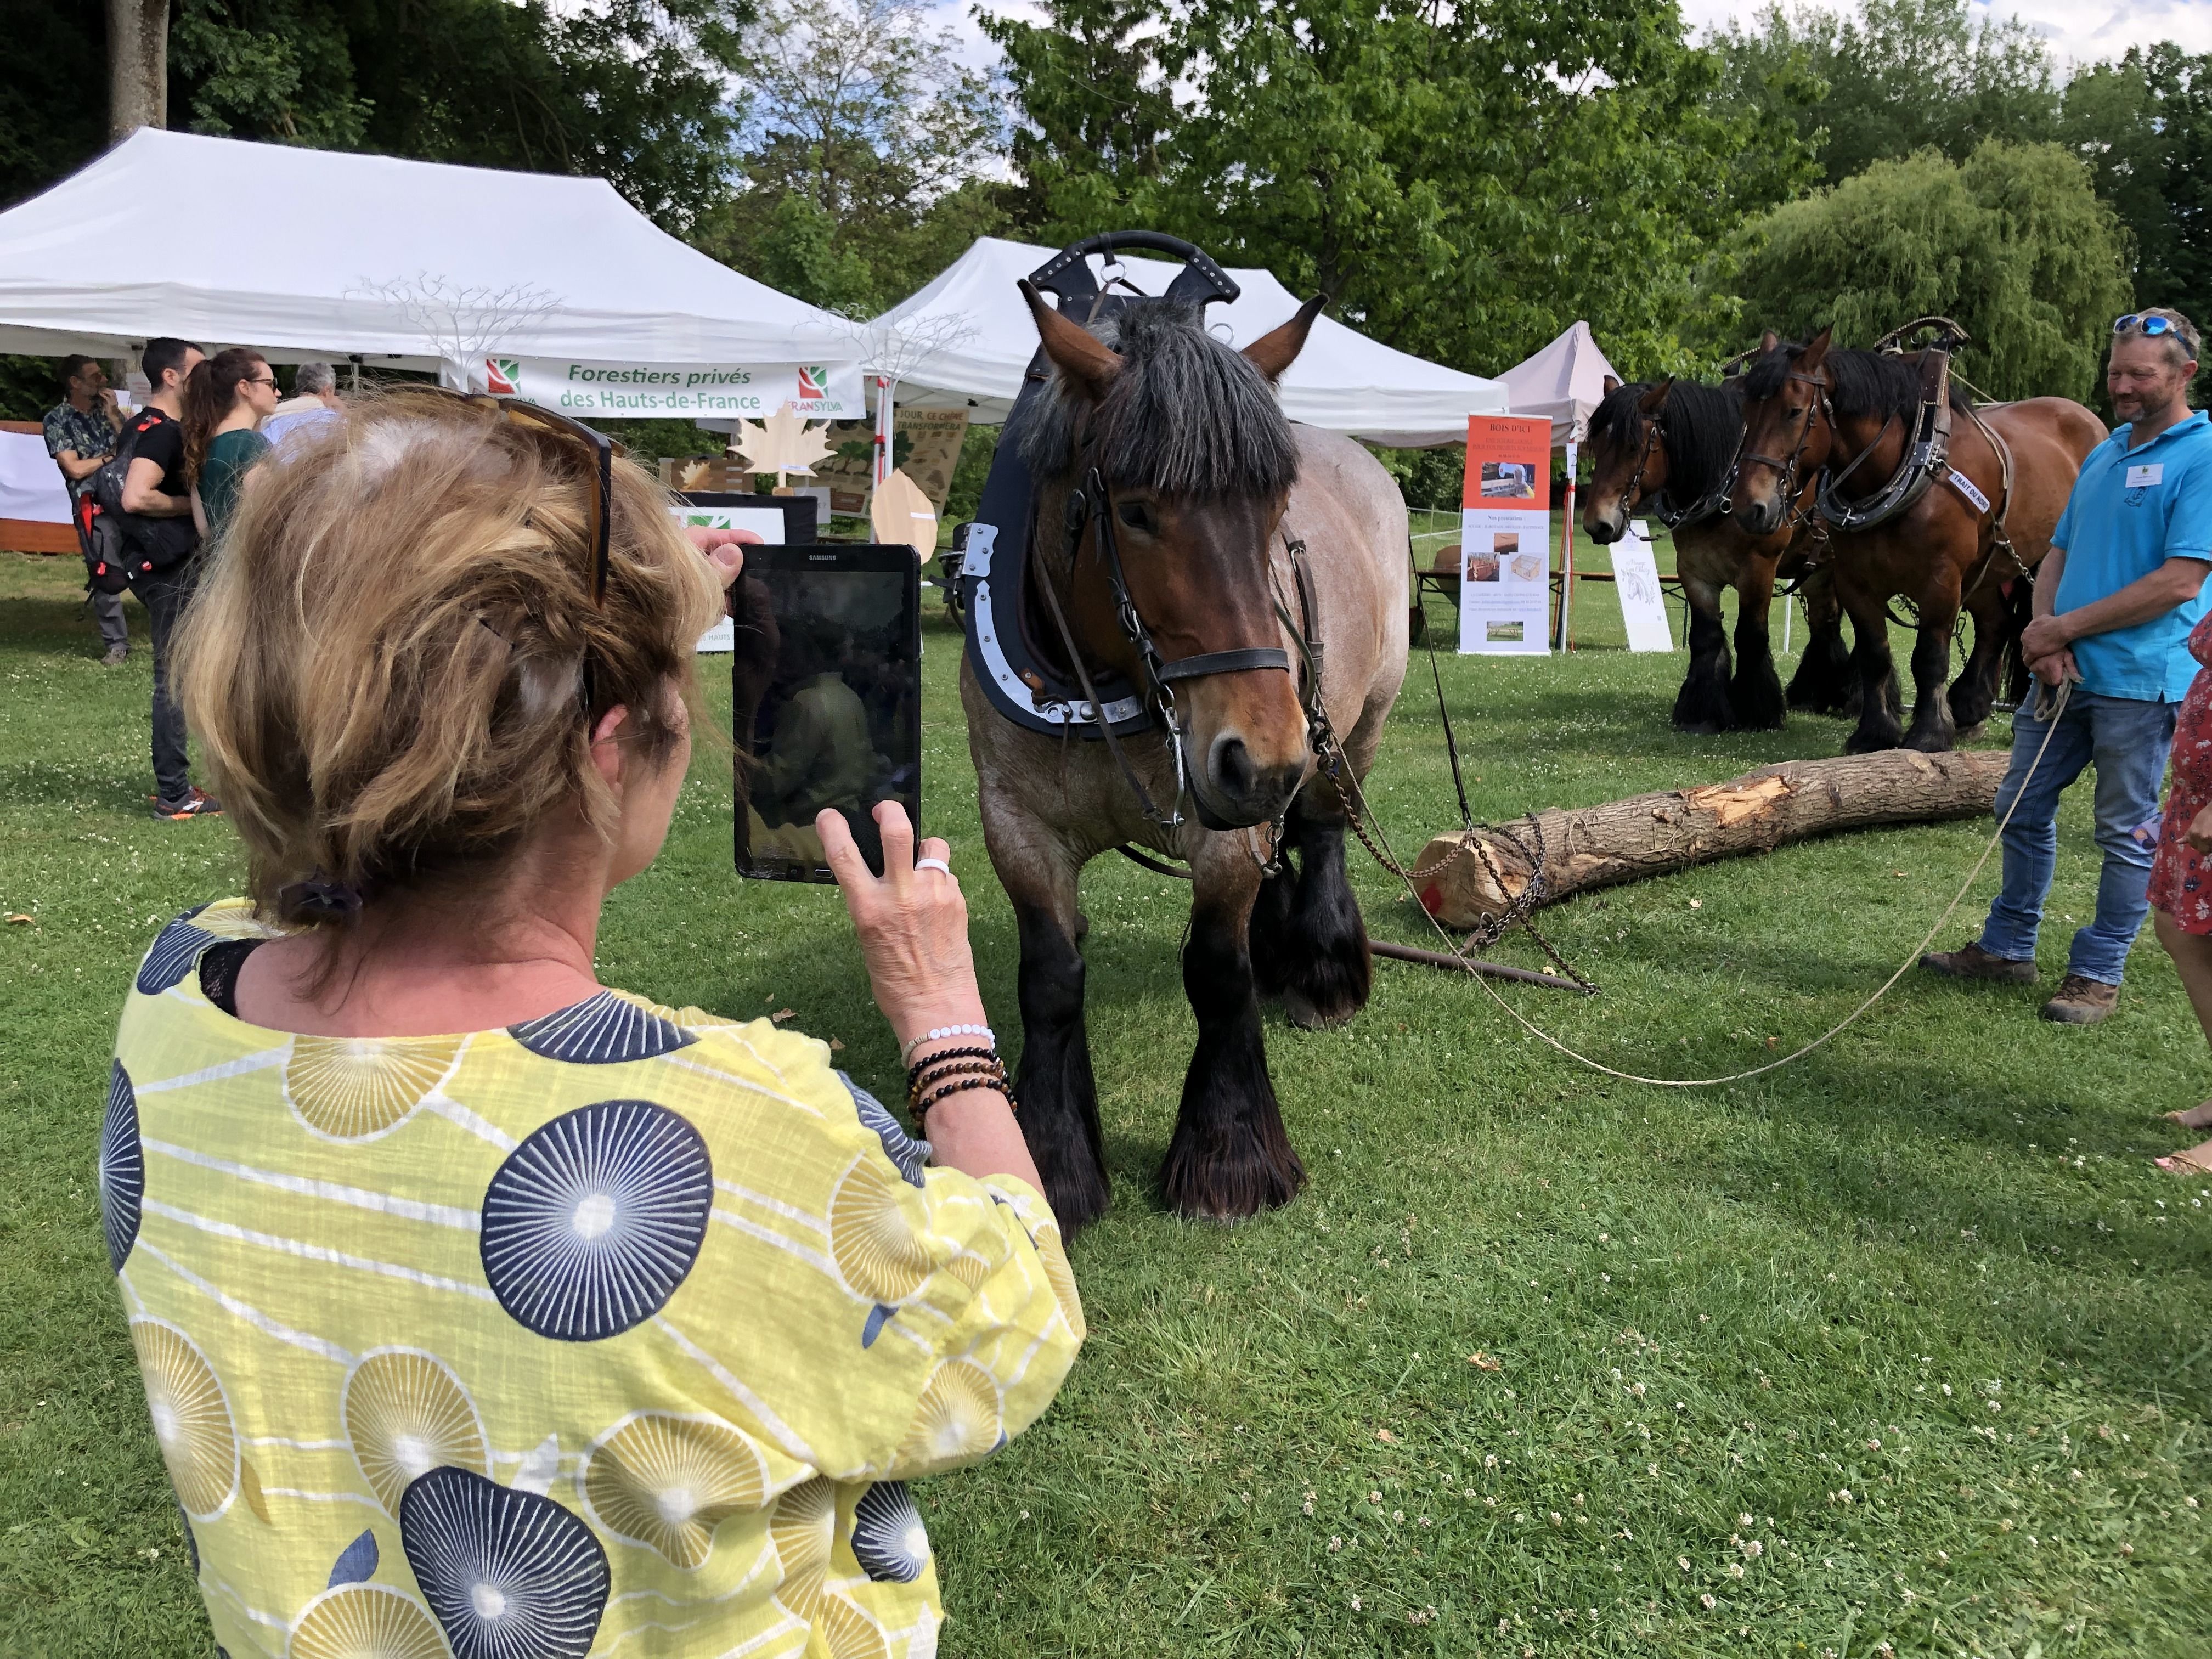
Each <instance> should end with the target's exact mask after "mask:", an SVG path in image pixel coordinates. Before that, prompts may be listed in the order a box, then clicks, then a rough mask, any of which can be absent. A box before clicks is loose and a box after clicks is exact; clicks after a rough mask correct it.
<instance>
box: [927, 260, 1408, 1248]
mask: <svg viewBox="0 0 2212 1659" xmlns="http://www.w3.org/2000/svg"><path fill="white" fill-rule="evenodd" d="M1022 291H1023V295H1024V298H1025V299H1026V300H1027V301H1028V303H1029V307H1030V314H1031V315H1032V316H1033V317H1034V318H1035V319H1036V328H1037V333H1038V336H1039V337H1040V339H1041V340H1042V344H1043V364H1044V367H1045V368H1046V370H1047V374H1048V378H1047V380H1046V381H1045V383H1044V384H1043V385H1042V386H1040V387H1038V388H1037V389H1036V390H1037V392H1038V394H1039V395H1038V396H1037V397H1036V401H1035V404H1034V405H1033V407H1032V408H1031V409H1030V410H1028V411H1027V412H1026V414H1025V413H1024V411H1022V410H1018V411H1017V413H1016V416H1014V418H1013V420H1012V421H1010V422H1009V428H1008V430H1007V431H1006V434H1005V435H1003V436H1002V438H1001V440H1000V441H1001V443H1002V444H1007V443H1012V444H1017V445H1018V446H1020V448H1019V452H1018V453H1019V454H1020V456H1021V458H1022V459H1023V461H1024V463H1025V464H1026V465H1027V466H1028V468H1029V471H1030V475H1031V477H1033V479H1034V481H1035V486H1034V487H1035V501H1036V508H1035V511H1034V513H1032V514H1031V515H1030V528H1029V530H1028V531H1027V532H1025V533H1024V532H1021V531H1020V530H1018V529H1016V530H1014V531H1012V532H1008V534H1009V539H1010V540H1012V542H1014V543H1015V545H1014V546H1013V547H1012V548H1010V549H1006V550H1002V553H1001V557H1003V556H1004V552H1006V551H1011V552H1013V553H1015V554H1016V555H1017V556H1020V557H1023V558H1025V559H1027V560H1028V561H1029V562H1030V564H1029V573H1030V575H1029V580H1030V587H1031V589H1033V590H1036V591H1037V592H1039V593H1040V594H1041V596H1042V599H1044V601H1045V603H1046V605H1048V606H1052V607H1055V608H1056V609H1057V611H1058V613H1059V620H1064V622H1065V623H1066V630H1065V637H1066V639H1067V640H1070V641H1072V642H1073V647H1074V650H1075V652H1076V653H1077V654H1078V656H1079V659H1080V660H1079V661H1078V662H1074V663H1061V664H1060V665H1059V666H1060V669H1061V671H1068V670H1075V671H1081V672H1083V673H1085V674H1087V675H1088V676H1090V677H1091V678H1090V679H1089V680H1086V681H1085V684H1086V685H1088V684H1090V683H1091V680H1096V679H1098V678H1102V677H1103V675H1104V674H1106V673H1109V672H1110V673H1114V674H1118V675H1119V676H1121V677H1122V678H1124V679H1126V680H1127V682H1129V683H1131V684H1134V685H1137V686H1139V687H1142V688H1146V691H1147V695H1148V696H1152V698H1153V700H1154V707H1155V708H1158V706H1159V705H1158V687H1159V686H1160V684H1168V685H1170V686H1171V687H1172V705H1173V710H1174V714H1175V717H1176V723H1177V724H1179V725H1180V726H1181V727H1182V732H1183V737H1182V745H1181V747H1182V754H1181V757H1180V762H1179V763H1178V759H1177V757H1176V755H1174V754H1171V753H1170V748H1169V739H1167V738H1166V737H1165V734H1164V732H1163V731H1162V730H1160V729H1154V730H1152V731H1148V732H1139V733H1138V734H1136V735H1134V736H1132V737H1130V738H1127V739H1125V740H1123V742H1122V744H1121V749H1122V751H1123V753H1124V754H1125V755H1126V757H1127V765H1128V767H1129V768H1130V772H1129V773H1128V774H1127V775H1125V774H1124V772H1123V771H1122V770H1121V765H1120V764H1119V763H1117V762H1116V760H1115V757H1114V756H1113V754H1112V753H1111V752H1110V751H1109V748H1108V746H1107V745H1106V744H1102V743H1097V742H1077V741H1071V740H1070V739H1069V738H1068V737H1067V736H1066V735H1065V734H1064V733H1063V734H1060V735H1057V736H1054V735H1048V734H1045V733H1042V732H1036V731H1031V730H1026V729H1024V727H1022V726H1019V725H1017V724H1016V723H1015V722H1014V721H1013V720H1011V719H1009V718H1007V716H1006V715H1005V714H1002V713H1001V712H1000V710H999V709H998V708H995V707H994V704H993V703H992V702H991V701H990V699H989V697H988V696H987V695H986V693H985V690H984V688H983V687H982V686H981V684H979V683H978V678H977V671H976V662H975V650H974V648H973V642H972V640H971V648H970V649H969V651H968V652H967V653H963V658H962V661H961V671H960V697H961V703H962V706H963V708H964V709H965V711H966V714H967V717H968V744H969V753H970V754H971V755H972V756H973V757H974V758H975V775H976V781H977V786H978V790H979V793H980V805H981V814H982V821H983V839H984V844H985V846H986V847H987V849H988V851H989V853H990V857H991V864H992V867H993V868H994V870H995V871H996V872H997V873H998V877H999V879H1000V882H1001V883H1002V884H1004V886H1005V887H1006V893H1007V895H1008V896H1009V897H1010V898H1012V901H1013V906H1014V915H1015V919H1016V922H1017V924H1018V931H1019V935H1020V942H1021V974H1020V1005H1021V1015H1022V1054H1021V1061H1020V1065H1019V1067H1018V1072H1017V1074H1016V1077H1015V1079H1014V1094H1015V1097H1016V1098H1017V1099H1018V1100H1019V1101H1020V1103H1021V1124H1022V1129H1023V1133H1024V1135H1025V1136H1026V1138H1027V1139H1028V1142H1029V1146H1030V1153H1031V1155H1032V1156H1033V1157H1034V1158H1036V1164H1037V1168H1038V1170H1039V1172H1040V1174H1041V1175H1042V1177H1043V1180H1044V1184H1045V1195H1046V1197H1047V1198H1048V1200H1050V1201H1051V1204H1052V1207H1053V1211H1054V1214H1055V1215H1057V1216H1058V1217H1059V1218H1060V1225H1061V1226H1062V1228H1063V1229H1065V1230H1066V1231H1068V1232H1070V1233H1071V1234H1072V1233H1073V1232H1074V1231H1076V1230H1077V1229H1079V1228H1080V1227H1082V1226H1083V1225H1085V1224H1087V1223H1089V1222H1091V1221H1092V1220H1095V1219H1096V1218H1097V1217H1099V1216H1100V1215H1102V1214H1103V1213H1104V1212H1105V1210H1106V1208H1107V1205H1108V1201H1109V1183H1108V1177H1107V1170H1106V1162H1105V1157H1104V1151H1103V1138H1102V1135H1101V1133H1100V1127H1099V1121H1098V1097H1097V1085H1096V1084H1095V1082H1094V1080H1093V1078H1092V1073H1091V1054H1090V1045H1089V1039H1088V1036H1087V1035H1086V1033H1085V1024H1084V1001H1083V999H1084V962H1083V956H1082V952H1081V951H1080V950H1079V948H1078V945H1079V939H1081V937H1082V933H1083V932H1084V923H1083V921H1082V918H1081V917H1080V916H1079V913H1078V908H1077V902H1076V899H1077V895H1076V886H1077V880H1078V878H1079V875H1080V873H1081V872H1082V870H1083V867H1084V866H1085V864H1087V863H1088V862H1089V861H1090V860H1091V859H1093V858H1096V857H1097V855H1098V854H1101V853H1104V852H1109V851H1111V850H1113V849H1114V848H1117V847H1124V846H1127V845H1130V844H1134V845H1137V846H1139V847H1144V848H1151V849H1152V851H1154V852H1157V853H1161V854H1167V855H1169V856H1170V857H1176V858H1181V859H1184V860H1188V864H1189V866H1190V872H1191V878H1192V883H1193V895H1192V903H1191V910H1190V922H1189V930H1188V935H1187V937H1186V939H1185V940H1184V943H1183V946H1182V981H1183V989H1184V991H1185V993H1186V994H1187V995H1188V998H1189V1000H1190V1006H1191V1011H1192V1012H1193V1013H1194V1015H1195V1016H1196V1017H1197V1021H1198V1044H1197V1048H1196V1050H1195V1052H1194V1054H1192V1056H1191V1059H1190V1063H1189V1066H1188V1071H1187V1073H1186V1074H1185V1076H1184V1079H1183V1084H1182V1100H1181V1104H1180V1107H1179V1109H1178V1112H1177V1115H1176V1127H1175V1132H1174V1135H1173V1137H1172V1139H1170V1143H1169V1146H1168V1149H1167V1152H1166V1155H1165V1158H1164V1161H1163V1163H1162V1164H1161V1169H1160V1181H1161V1185H1162V1188H1163V1189H1164V1195H1165V1197H1166V1200H1167V1201H1168V1203H1169V1205H1170V1206H1171V1207H1172V1208H1173V1209H1174V1210H1175V1211H1176V1212H1177V1213H1178V1214H1181V1215H1184V1216H1187V1217H1194V1218H1215V1219H1221V1220H1231V1219H1235V1218H1241V1217H1245V1216H1249V1215H1253V1214H1256V1213H1257V1212H1260V1211H1261V1210H1263V1209H1267V1208H1269V1207H1272V1206H1277V1205H1280V1204H1284V1203H1286V1202H1287V1201H1289V1200H1290V1199H1291V1197H1292V1196H1294V1195H1295V1194H1297V1191H1298V1189H1299V1188H1300V1187H1301V1186H1303V1185H1304V1181H1305V1170H1304V1165H1303V1164H1301V1163H1300V1162H1299V1159H1298V1156H1297V1152H1295V1151H1294V1150H1293V1149H1292V1147H1291V1143H1290V1139H1289V1138H1288V1136H1287V1134H1286V1133H1285V1130H1284V1127H1283V1120H1282V1114H1281V1110H1280V1109H1279V1105H1278V1103H1277V1100H1276V1097H1275V1089H1274V1084H1273V1080H1272V1079H1270V1077H1269V1076H1268V1072H1267V1052H1266V1045H1265V1042H1264V1040H1263V1037H1262V1033H1261V1021H1260V997H1261V994H1268V995H1272V996H1277V997H1279V998H1280V999H1281V1000H1282V1001H1283V1003H1284V1005H1285V1012H1287V1013H1288V1015H1289V1017H1290V1018H1291V1020H1292V1021H1293V1022H1294V1023H1296V1024H1300V1025H1305V1026H1317V1025H1329V1024H1336V1023H1338V1022H1340V1021H1342V1020H1346V1019H1348V1018H1351V1017H1352V1015H1353V1014H1354V1013H1356V1012H1358V1010H1359V1009H1360V1008H1361V1007H1363V1006H1365V1004H1366V1001H1367V999H1368V994H1369V990H1370V980H1371V974H1372V959H1371V957H1370V953H1369V950H1368V944H1367V933H1366V928H1365V926H1364V923H1363V921H1361V918H1360V915H1359V909H1358V905H1357V904H1356V903H1355V902H1354V901H1353V898H1352V889H1351V885H1350V883H1349V882H1348V880H1347V879H1346V874H1345V867H1344V835H1345V829H1346V810H1345V802H1344V799H1343V797H1342V796H1341V795H1340V793H1339V786H1338V785H1337V783H1335V782H1334V781H1332V778H1331V776H1330V775H1329V773H1328V770H1326V769H1322V768H1319V767H1317V766H1316V753H1315V746H1316V740H1317V739H1318V738H1319V737H1320V736H1321V732H1320V730H1318V729H1310V725H1309V717H1308V708H1307V706H1306V704H1305V703H1304V702H1302V698H1301V692H1302V688H1303V689H1304V690H1307V691H1309V692H1310V693H1311V694H1312V695H1314V696H1315V697H1316V702H1315V705H1314V707H1315V711H1316V714H1319V715H1322V716H1325V720H1326V726H1327V729H1329V730H1333V731H1334V732H1335V733H1336V734H1338V735H1339V737H1340V741H1341V761H1340V764H1342V765H1346V766H1348V767H1349V768H1350V769H1352V772H1353V773H1354V774H1355V775H1360V776H1364V775H1365V773H1366V771H1367V769H1368V767H1369V766H1370V764H1371V763H1372V761H1373V759H1374V755H1375V750H1376V744H1377V743H1378V742H1379V740H1380V738H1381V737H1382V732H1383V720H1384V719H1385V718H1386V717H1387V716H1388V714H1389V711H1390V706H1391V704H1392V702H1394V701H1395V699H1396V696H1397V694H1398V686H1399V682H1400V681H1401V678H1403V677H1404V673H1405V665H1406V629H1407V577H1406V558H1405V549H1406V540H1407V518H1406V506H1405V501H1404V500H1403V498H1402V497H1401V495H1399V493H1398V489H1397V486H1396V485H1395V483H1393V482H1392V481H1391V478H1390V476H1389V473H1387V472H1386V471H1384V470H1383V467H1382V465H1380V464H1379V463H1378V462H1377V461H1376V459H1374V457H1373V456H1371V455H1370V454H1369V453H1367V452H1366V451H1365V450H1364V449H1362V448H1361V447H1359V446H1358V445H1357V444H1355V443H1353V442H1352V441H1351V440H1349V439H1347V438H1344V437H1340V436H1337V435H1334V434H1329V433H1324V432H1319V431H1316V430H1314V429H1313V428H1309V427H1302V426H1293V425H1292V424H1291V422H1290V421H1289V420H1288V419H1286V418H1285V416H1284V415H1283V412H1282V409H1281V407H1280V404H1279V402H1278V401H1277V398H1276V394H1275V390H1274V382H1275V380H1277V379H1278V377H1279V376H1280V375H1281V374H1282V373H1283V371H1284V370H1285V368H1288V367H1289V366H1290V364H1291V361H1292V360H1293V359H1294V358H1295V357H1296V356H1297V354H1298V352H1299V350H1300V349H1301V348H1302V347H1303V346H1304V343H1305V339H1306V335H1307V332H1308V331H1309V330H1310V327H1311V326H1312V323H1313V319H1314V317H1315V315H1316V313H1318V311H1319V309H1320V307H1321V304H1322V301H1320V300H1319V299H1316V300H1314V301H1309V302H1308V304H1307V305H1306V306H1305V307H1304V308H1303V309H1301V310H1300V311H1299V313H1297V315H1296V316H1294V317H1293V318H1291V319H1290V320H1289V321H1288V322H1286V323H1285V324H1283V325H1281V326H1280V327H1279V328H1277V329H1275V330H1273V331H1272V332H1270V333H1268V334H1266V335H1264V336H1262V337H1261V338H1259V339H1257V340H1255V341H1254V342H1253V343H1251V344H1250V345H1249V346H1246V347H1245V348H1244V349H1243V350H1242V351H1238V350H1237V349H1233V348H1231V347H1230V346H1229V345H1227V344H1225V343H1223V342H1222V341H1220V340H1218V339H1216V338H1215V337H1213V336H1212V335H1211V334H1210V333H1208V332H1207V331H1206V326H1205V323H1204V318H1203V314H1202V308H1201V307H1192V306H1185V305H1180V304H1177V303H1176V302H1175V301H1173V300H1172V299H1169V300H1159V301H1148V302H1146V303H1143V304H1140V305H1136V304H1133V305H1132V306H1130V307H1128V308H1127V310H1125V311H1123V312H1121V313H1120V314H1119V315H1118V316H1112V317H1108V318H1105V319H1100V320H1099V321H1097V322H1095V323H1093V324H1091V325H1090V326H1089V327H1088V328H1086V327H1085V326H1083V325H1079V324H1077V323H1076V322H1074V321H1073V320H1072V319H1069V318H1066V317H1064V316H1062V315H1061V314H1060V313H1059V312H1058V311H1056V310H1054V308H1053V307H1052V306H1051V304H1050V303H1049V302H1048V301H1045V300H1044V299H1042V297H1041V296H1040V295H1039V294H1038V293H1037V291H1036V289H1035V288H1033V287H1031V286H1030V284H1029V283H1023V284H1022ZM1101 496H1103V499H1099V497H1101ZM1063 531H1064V532H1065V533H1062V532H1063ZM1301 544H1302V546H1303V548H1304V549H1310V553H1307V554H1304V556H1303V557H1301V556H1300V554H1299V553H1298V552H1297V551H1294V550H1296V549H1297V548H1299V547H1300V546H1301ZM1300 562H1302V563H1303V564H1304V567H1305V574H1304V575H1301V574H1299V572H1298V571H1297V568H1295V567H1296V565H1297V564H1298V563H1300ZM1117 567H1118V569H1117ZM1117 585H1119V586H1122V587H1123V588H1124V589H1125V591H1126V595H1127V601H1128V604H1127V606H1126V607H1124V606H1123V605H1122V604H1121V596H1120V595H1118V594H1117V593H1116V592H1115V589H1116V586H1117ZM1031 609H1032V612H1033V614H1031V615H1030V616H1028V617H1025V618H1024V619H1023V625H1024V626H1025V627H1026V628H1028V629H1029V630H1030V636H1031V638H1032V639H1033V640H1034V641H1040V642H1042V643H1044V644H1045V645H1047V646H1049V647H1051V651H1050V652H1049V653H1047V654H1062V655H1064V654H1065V653H1064V652H1062V651H1060V647H1059V646H1058V644H1057V643H1056V641H1060V639H1061V638H1062V637H1063V636H1062V635H1061V634H1060V632H1058V631H1057V629H1058V620H1056V619H1054V617H1052V616H1050V615H1049V614H1048V613H1046V612H1042V611H1038V610H1037V607H1035V606H1032V607H1031ZM1294 612H1303V613H1304V615H1303V617H1295V616H1294V615H1293V613H1294ZM1294 623H1295V625H1294ZM1008 625H1009V624H1008V623H1006V622H1004V621H1002V622H1001V623H1000V627H1001V628H1004V627H1006V626H1008ZM1133 635H1149V641H1148V643H1149V644H1150V645H1151V646H1152V647H1156V649H1155V650H1154V651H1152V652H1147V651H1146V650H1143V649H1141V648H1140V643H1144V642H1146V641H1140V639H1139V638H1138V637H1133ZM1301 635H1303V636H1304V637H1303V638H1302V637H1301ZM1310 647H1318V648H1316V649H1311V650H1310V656H1311V658H1312V659H1314V664H1315V665H1316V666H1317V667H1318V674H1317V676H1315V677H1313V678H1317V679H1318V688H1317V690H1315V688H1314V687H1313V685H1312V683H1311V679H1310V678H1309V676H1308V652H1309V649H1310ZM1248 653H1249V654H1248ZM1155 657H1156V659H1157V660H1156V661H1153V660H1148V659H1152V658H1155ZM1253 657H1265V658H1267V659H1271V661H1270V664H1269V665H1263V666H1254V667H1242V668H1239V667H1235V666H1233V665H1235V664H1237V663H1240V662H1243V661H1248V660H1250V659H1251V658H1253ZM1199 659H1207V660H1206V661H1205V662H1203V663H1201V662H1200V660H1199ZM1178 665H1185V666H1187V667H1188V668H1189V669H1190V670H1191V673H1190V675H1189V676H1188V677H1183V676H1179V675H1177V673H1176V670H1177V667H1178ZM1313 724H1314V726H1316V727H1319V726H1320V725H1321V721H1320V720H1316V721H1315V722H1314V723H1313ZM1139 787H1141V789H1142V791H1143V792H1144V793H1143V798H1142V799H1140V798H1139V793H1138V790H1139ZM1185 798H1187V799H1188V804H1189V805H1190V806H1191V807H1192V808H1193V809H1194V811H1193V815H1192V816H1189V817H1185V816H1184V815H1183V813H1182V811H1180V810H1170V809H1157V808H1156V809H1154V810H1153V811H1147V810H1146V807H1147V805H1149V804H1151V803H1157V802H1162V801H1164V802H1168V803H1170V805H1171V808H1172V807H1173V804H1175V803H1177V802H1178V801H1179V800H1181V799H1185ZM1271 823H1279V825H1280V833H1279V843H1280V849H1281V851H1282V852H1283V853H1285V854H1295V855H1296V859H1297V862H1296V864H1295V866H1293V865H1291V864H1290V863H1289V862H1288V860H1286V859H1283V860H1275V861H1274V862H1275V867H1273V869H1263V867H1262V866H1263V863H1266V862H1269V861H1270V860H1269V853H1270V848H1269V847H1268V845H1267V842H1268V841H1269V839H1270V836H1269V833H1268V830H1267V826H1268V825H1270V824H1271Z"/></svg>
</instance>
